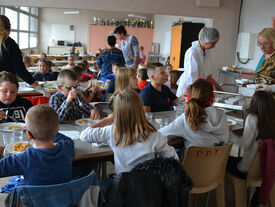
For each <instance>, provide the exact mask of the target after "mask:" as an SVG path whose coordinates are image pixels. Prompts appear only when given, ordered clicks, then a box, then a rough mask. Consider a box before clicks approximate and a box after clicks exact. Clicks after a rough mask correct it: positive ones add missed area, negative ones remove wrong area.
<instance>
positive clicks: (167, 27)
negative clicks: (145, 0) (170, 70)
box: [154, 15, 213, 56]
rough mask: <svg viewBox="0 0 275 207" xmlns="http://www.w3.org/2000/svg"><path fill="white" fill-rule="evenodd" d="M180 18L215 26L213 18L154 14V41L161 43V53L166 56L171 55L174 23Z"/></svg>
mask: <svg viewBox="0 0 275 207" xmlns="http://www.w3.org/2000/svg"><path fill="white" fill-rule="evenodd" d="M179 18H183V19H184V21H192V22H194V23H204V24H205V26H206V27H211V26H213V19H210V18H198V17H185V16H170V15H154V22H155V28H154V42H156V43H160V54H162V55H164V56H169V55H170V47H171V30H172V25H173V24H174V23H175V22H178V21H179Z"/></svg>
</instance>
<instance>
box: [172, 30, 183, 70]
mask: <svg viewBox="0 0 275 207" xmlns="http://www.w3.org/2000/svg"><path fill="white" fill-rule="evenodd" d="M181 32H182V25H175V26H172V33H171V49H170V64H171V65H172V66H173V68H174V70H178V69H179V65H180V51H181Z"/></svg>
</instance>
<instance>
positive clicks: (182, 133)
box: [159, 106, 229, 148]
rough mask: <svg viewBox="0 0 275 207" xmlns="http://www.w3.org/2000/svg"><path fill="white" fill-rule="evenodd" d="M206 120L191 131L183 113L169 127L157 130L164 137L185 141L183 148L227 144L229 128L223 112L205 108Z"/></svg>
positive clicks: (213, 108)
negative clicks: (180, 138)
mask: <svg viewBox="0 0 275 207" xmlns="http://www.w3.org/2000/svg"><path fill="white" fill-rule="evenodd" d="M205 111H206V113H207V120H206V122H205V123H201V125H200V126H199V129H198V130H197V131H193V130H192V129H191V128H190V126H189V124H188V123H187V120H186V118H185V114H184V113H183V114H182V115H181V116H179V117H178V118H177V119H175V120H174V121H173V122H172V123H170V124H169V125H167V126H165V127H163V128H161V129H159V132H160V133H161V134H162V135H164V136H178V137H183V138H184V139H185V143H184V144H185V147H186V148H188V147H190V146H213V145H214V144H216V143H219V142H221V141H222V142H224V143H228V139H229V128H228V123H227V118H226V115H225V114H224V112H223V111H222V110H220V109H217V108H215V107H213V106H210V107H207V108H205Z"/></svg>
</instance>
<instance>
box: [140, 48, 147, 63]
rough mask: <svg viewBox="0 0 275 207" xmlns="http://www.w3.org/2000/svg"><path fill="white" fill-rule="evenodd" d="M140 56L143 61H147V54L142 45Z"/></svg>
mask: <svg viewBox="0 0 275 207" xmlns="http://www.w3.org/2000/svg"><path fill="white" fill-rule="evenodd" d="M139 58H140V60H141V63H142V64H145V62H146V55H145V54H144V47H143V46H140V49H139Z"/></svg>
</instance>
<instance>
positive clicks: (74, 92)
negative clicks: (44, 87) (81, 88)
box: [66, 89, 77, 104]
mask: <svg viewBox="0 0 275 207" xmlns="http://www.w3.org/2000/svg"><path fill="white" fill-rule="evenodd" d="M76 97H77V90H76V89H73V90H70V91H69V94H68V97H67V99H66V102H67V103H68V104H70V103H72V101H73V100H74V99H76Z"/></svg>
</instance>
